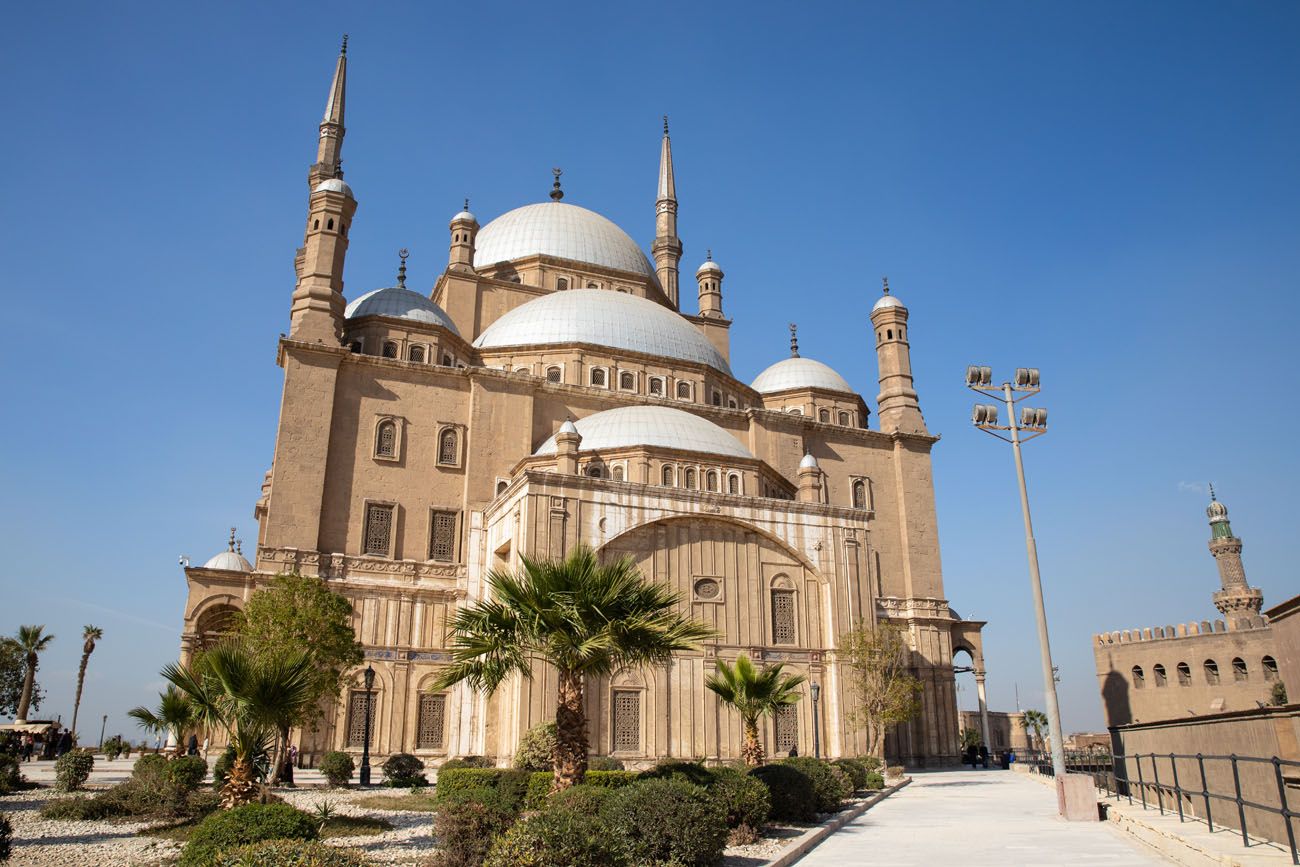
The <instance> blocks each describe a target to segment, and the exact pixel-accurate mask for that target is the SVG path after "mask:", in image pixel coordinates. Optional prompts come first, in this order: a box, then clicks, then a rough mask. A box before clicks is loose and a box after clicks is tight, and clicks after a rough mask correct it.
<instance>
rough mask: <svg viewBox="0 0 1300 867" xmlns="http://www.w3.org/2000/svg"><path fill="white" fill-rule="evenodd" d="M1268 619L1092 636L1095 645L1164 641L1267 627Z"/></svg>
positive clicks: (1193, 624)
mask: <svg viewBox="0 0 1300 867" xmlns="http://www.w3.org/2000/svg"><path fill="white" fill-rule="evenodd" d="M1267 628H1268V621H1267V620H1265V619H1264V618H1263V617H1261V616H1260V615H1258V614H1256V615H1253V616H1251V617H1240V618H1236V619H1232V620H1228V621H1224V620H1217V619H1216V620H1214V621H1210V620H1202V621H1200V622H1196V621H1193V622H1191V623H1179V624H1178V625H1177V626H1148V627H1145V628H1143V629H1123V630H1117V631H1115V632H1100V633H1097V634H1095V635H1093V637H1092V643H1093V644H1094V645H1098V646H1101V645H1108V644H1135V643H1137V642H1140V641H1164V640H1167V639H1170V638H1195V637H1197V636H1200V635H1214V634H1224V633H1227V632H1248V631H1251V630H1255V629H1267Z"/></svg>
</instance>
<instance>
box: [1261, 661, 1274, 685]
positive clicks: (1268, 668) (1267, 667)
mask: <svg viewBox="0 0 1300 867" xmlns="http://www.w3.org/2000/svg"><path fill="white" fill-rule="evenodd" d="M1260 662H1261V664H1262V665H1263V666H1264V681H1265V682H1266V683H1277V660H1276V659H1274V658H1273V657H1271V656H1266V657H1264V658H1263V659H1262V660H1260Z"/></svg>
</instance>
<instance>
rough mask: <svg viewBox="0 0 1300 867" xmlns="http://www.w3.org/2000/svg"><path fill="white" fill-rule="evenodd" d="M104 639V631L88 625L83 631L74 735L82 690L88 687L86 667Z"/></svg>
mask: <svg viewBox="0 0 1300 867" xmlns="http://www.w3.org/2000/svg"><path fill="white" fill-rule="evenodd" d="M103 637H104V630H102V629H100V628H99V627H98V626H91V625H90V624H86V626H85V628H83V629H82V631H81V665H80V666H79V667H78V668H77V697H76V699H75V700H74V701H73V702H72V734H73V735H74V736H75V735H76V734H77V714H78V713H79V712H80V711H81V688H82V687H83V686H85V685H86V666H88V665H89V664H90V654H92V653H94V652H95V642H97V641H99V639H101V638H103Z"/></svg>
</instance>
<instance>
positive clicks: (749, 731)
mask: <svg viewBox="0 0 1300 867" xmlns="http://www.w3.org/2000/svg"><path fill="white" fill-rule="evenodd" d="M740 755H741V757H742V758H744V760H745V764H747V765H749V766H750V767H752V768H756V767H758V766H759V765H761V764H763V745H762V744H761V743H760V742H759V740H758V720H756V719H747V720H745V745H744V746H743V747H742V748H741V751H740Z"/></svg>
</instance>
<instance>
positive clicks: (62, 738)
mask: <svg viewBox="0 0 1300 867" xmlns="http://www.w3.org/2000/svg"><path fill="white" fill-rule="evenodd" d="M70 752H72V730H71V729H64V730H63V733H62V734H60V735H59V745H58V746H57V747H56V748H55V750H54V754H55V756H56V757H62V756H65V755H67V754H68V753H70Z"/></svg>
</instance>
